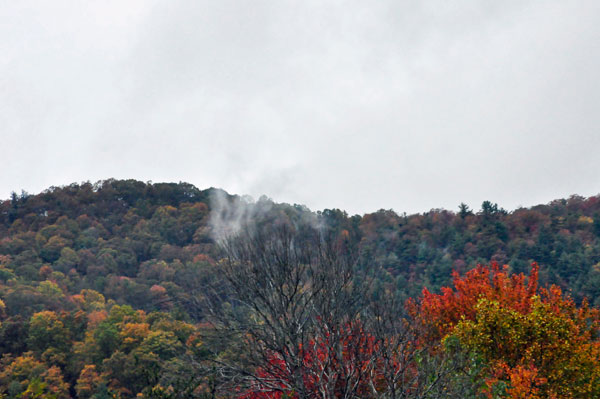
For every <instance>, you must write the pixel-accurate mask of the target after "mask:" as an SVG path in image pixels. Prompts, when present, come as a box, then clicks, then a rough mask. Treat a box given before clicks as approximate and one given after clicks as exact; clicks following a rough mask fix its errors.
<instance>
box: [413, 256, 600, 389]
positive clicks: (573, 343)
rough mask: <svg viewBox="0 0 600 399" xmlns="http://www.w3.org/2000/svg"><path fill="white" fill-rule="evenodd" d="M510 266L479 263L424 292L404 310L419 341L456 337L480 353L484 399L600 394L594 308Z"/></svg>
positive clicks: (599, 355)
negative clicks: (415, 323) (450, 283)
mask: <svg viewBox="0 0 600 399" xmlns="http://www.w3.org/2000/svg"><path fill="white" fill-rule="evenodd" d="M537 277H538V266H537V264H535V263H534V264H533V265H532V268H531V273H530V275H529V278H527V277H526V276H524V275H523V274H518V275H510V273H509V271H508V266H504V267H502V268H500V267H499V266H498V265H497V264H492V266H491V267H487V266H482V265H479V266H477V268H475V269H473V270H471V271H469V272H468V273H467V274H466V275H465V276H464V277H460V276H459V275H458V274H455V275H454V288H444V289H443V290H442V293H441V294H433V293H431V292H429V291H427V290H424V291H423V297H422V299H421V301H420V303H418V304H417V303H415V302H412V303H411V304H410V305H409V308H410V310H411V312H412V314H413V316H414V317H415V318H416V319H417V320H419V321H420V324H421V325H422V326H423V327H424V331H425V332H426V333H425V335H424V336H423V340H424V341H427V340H429V341H435V340H442V341H445V342H449V341H452V340H454V341H456V340H458V342H459V343H460V345H461V346H462V348H463V349H464V350H466V351H469V352H470V353H473V354H475V355H477V356H479V357H481V358H482V359H483V361H484V363H485V365H486V367H485V368H484V371H483V373H482V375H481V377H482V378H484V379H485V382H486V384H485V386H486V388H485V389H484V391H485V393H487V395H488V396H489V397H498V396H500V397H510V398H590V397H599V396H600V341H599V339H598V336H599V333H600V324H599V321H600V319H599V313H598V310H596V309H593V308H590V307H589V306H588V304H587V302H585V301H584V302H583V303H582V305H581V306H577V305H576V304H575V303H574V301H573V300H572V299H571V298H570V297H569V296H566V295H564V294H563V293H562V291H561V289H560V288H559V287H557V286H552V287H551V288H550V289H541V290H539V289H538V287H537Z"/></svg>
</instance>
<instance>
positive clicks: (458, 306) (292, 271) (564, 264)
mask: <svg viewBox="0 0 600 399" xmlns="http://www.w3.org/2000/svg"><path fill="white" fill-rule="evenodd" d="M249 226H252V227H251V228H250V227H249ZM485 264H487V265H491V266H489V267H487V266H482V265H485ZM532 264H533V266H532ZM478 265H479V266H478ZM499 265H500V266H499ZM501 265H506V266H501ZM538 265H539V266H538ZM527 276H528V277H527ZM332 298H333V299H332ZM588 301H589V304H591V306H588ZM598 305H600V197H590V198H583V197H579V196H572V197H570V198H568V199H560V200H555V201H552V202H550V203H548V204H545V205H538V206H534V207H531V208H521V209H516V210H513V211H510V212H509V211H506V210H504V209H502V208H501V207H499V206H498V205H497V204H495V203H493V202H490V201H485V202H484V203H483V204H482V205H481V209H479V210H471V209H469V207H468V206H466V205H464V204H457V210H456V211H451V210H444V209H433V210H431V211H429V212H426V213H423V214H416V215H406V214H397V213H395V212H394V211H392V210H380V211H377V212H375V213H371V214H365V215H363V216H360V215H354V216H349V215H348V214H346V213H345V212H343V211H341V210H338V209H326V210H323V211H319V212H312V211H310V210H309V209H307V208H306V207H304V206H302V205H289V204H278V203H274V202H273V201H271V200H270V199H268V198H264V197H263V198H261V199H260V200H258V201H256V202H254V201H251V200H249V199H247V198H245V197H239V196H235V195H230V194H228V193H226V192H224V191H222V190H218V189H207V190H200V189H197V188H196V187H194V186H192V185H190V184H186V183H178V184H175V183H157V184H152V183H144V182H139V181H134V180H106V181H101V182H98V183H94V184H92V183H82V184H72V185H69V186H64V187H51V188H50V189H48V190H46V191H44V192H42V193H40V194H36V195H30V194H27V193H25V192H22V193H21V194H16V193H14V194H13V195H12V197H11V198H10V199H8V200H5V201H2V202H0V357H1V360H0V398H41V397H44V398H46V397H47V398H61V399H62V398H69V397H81V398H112V397H121V398H133V397H136V396H137V397H140V396H141V397H157V398H194V397H197V398H221V397H222V398H225V397H238V398H281V399H283V398H285V397H288V398H292V397H297V398H317V397H321V398H334V397H335V398H337V397H340V398H341V397H347V398H355V397H356V398H358V397H365V398H367V397H373V398H388V397H389V398H400V397H406V398H417V397H419V398H434V397H474V398H475V397H513V398H538V397H539V398H563V397H565V398H567V397H574V398H575V397H577V398H579V397H581V398H584V397H594V396H596V395H600V386H599V385H600V381H599V379H600V370H599V369H600V367H598V366H597V364H598V360H599V359H600V347H599V346H598V345H597V344H598V320H599V318H598V315H597V312H596V310H595V308H594V306H598ZM291 326H295V327H294V329H292V327H291ZM550 353H552V355H550Z"/></svg>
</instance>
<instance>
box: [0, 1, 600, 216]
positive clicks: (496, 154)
mask: <svg viewBox="0 0 600 399" xmlns="http://www.w3.org/2000/svg"><path fill="white" fill-rule="evenodd" d="M83 4H84V3H80V2H79V3H78V2H70V1H57V2H53V3H52V6H50V5H49V6H44V5H43V4H42V5H40V4H36V3H35V2H26V1H24V2H17V3H14V2H7V3H6V4H4V5H3V7H2V10H3V11H2V13H0V20H1V21H0V22H2V23H0V26H1V28H0V37H1V39H0V44H2V48H3V49H5V50H4V51H3V52H2V54H0V124H1V126H3V129H2V133H0V134H1V137H2V142H3V144H4V145H3V149H4V151H3V161H4V162H3V166H4V168H3V170H4V173H3V174H2V179H0V194H1V195H2V197H4V198H7V197H8V195H9V193H10V191H12V190H15V191H19V190H20V189H21V188H23V189H25V190H28V191H32V192H36V191H39V190H42V189H44V188H46V187H47V186H50V185H59V184H67V183H70V182H72V181H82V180H88V179H89V180H92V181H93V180H97V179H103V178H107V177H117V178H121V177H131V178H137V179H141V180H153V181H180V180H182V181H188V182H190V183H193V184H195V185H197V186H198V187H201V188H205V187H208V186H218V187H222V188H224V189H226V190H228V191H231V192H235V193H240V194H250V195H252V196H254V197H259V196H260V195H261V194H266V195H268V196H271V197H273V199H275V200H276V201H286V202H292V203H304V204H306V205H308V206H309V207H311V208H313V209H322V208H325V207H330V208H331V207H339V208H343V209H346V210H348V211H349V212H367V211H374V210H376V209H379V208H394V209H395V210H396V211H399V212H403V211H407V212H417V211H425V210H428V209H430V208H432V207H445V208H451V209H454V208H456V206H457V204H458V203H460V202H461V201H465V202H467V203H469V204H471V205H472V206H473V207H478V206H479V204H480V203H481V201H483V200H485V199H490V200H493V201H497V202H498V203H499V204H500V205H502V206H504V207H506V208H514V207H516V206H518V205H532V204H536V203H540V202H542V203H543V202H547V201H549V200H551V199H554V198H557V197H563V196H568V195H570V194H573V193H579V194H582V195H592V194H596V193H598V192H599V191H600V189H599V183H600V182H599V179H598V174H597V173H596V172H595V171H597V170H598V169H599V167H600V158H599V157H597V156H596V152H597V149H598V148H600V132H599V130H598V126H599V122H600V114H599V113H598V112H597V110H598V108H599V106H600V94H599V93H600V90H599V89H600V72H599V71H600V54H599V52H600V50H599V48H598V46H599V45H600V27H599V26H598V24H597V21H598V19H599V17H600V4H599V3H598V2H596V1H578V2H562V1H533V0H532V1H507V2H495V1H482V2H458V1H457V2H454V1H452V2H449V1H425V2H422V1H381V2H359V1H345V2H341V1H334V2H326V3H324V2H316V1H315V2H310V1H309V2H306V1H303V2H293V1H290V2H283V1H281V2H280V1H253V2H249V1H216V2H209V1H183V0H173V1H168V2H167V1H164V2H159V1H154V2H146V1H130V2H123V1H107V2H102V3H98V4H92V5H90V4H86V5H83Z"/></svg>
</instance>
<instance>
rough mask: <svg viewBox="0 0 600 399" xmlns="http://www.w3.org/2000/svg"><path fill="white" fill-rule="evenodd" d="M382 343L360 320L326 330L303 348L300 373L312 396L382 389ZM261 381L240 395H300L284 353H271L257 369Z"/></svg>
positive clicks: (273, 398)
mask: <svg viewBox="0 0 600 399" xmlns="http://www.w3.org/2000/svg"><path fill="white" fill-rule="evenodd" d="M377 351H378V344H377V342H376V340H375V338H374V337H373V336H371V335H370V334H367V333H365V332H364V330H363V329H362V327H361V325H360V323H359V322H352V323H348V325H347V326H346V327H344V328H341V329H340V330H339V331H338V332H337V333H335V334H333V333H332V334H330V333H325V334H323V335H321V336H319V337H318V338H315V339H313V340H311V341H310V342H309V343H308V345H306V346H305V347H303V348H300V351H299V353H300V356H301V357H302V359H303V360H302V365H301V368H300V373H301V375H302V383H303V385H304V388H305V390H306V392H305V395H306V397H308V398H317V397H322V396H323V394H324V393H325V394H326V395H332V396H328V397H332V398H337V397H343V395H344V393H346V392H348V390H349V389H353V390H354V392H355V394H356V395H359V396H360V397H369V396H370V392H371V390H372V388H375V389H380V388H381V389H382V388H383V387H382V384H383V376H382V373H381V369H380V368H381V366H382V365H381V363H380V361H379V360H378V356H376V353H377ZM256 375H257V377H258V381H257V382H256V383H254V385H253V386H252V387H251V388H250V389H248V390H247V391H246V392H244V393H243V394H242V395H241V396H239V398H240V399H283V398H298V397H299V396H298V394H297V393H296V392H294V391H293V390H292V386H293V381H294V376H293V372H292V370H291V368H290V365H289V364H286V361H285V360H284V357H283V356H281V355H280V354H277V353H271V354H270V356H269V362H268V364H266V365H265V366H263V367H261V368H259V369H258V370H257V373H256Z"/></svg>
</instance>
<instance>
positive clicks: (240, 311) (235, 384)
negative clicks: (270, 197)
mask: <svg viewBox="0 0 600 399" xmlns="http://www.w3.org/2000/svg"><path fill="white" fill-rule="evenodd" d="M243 231H244V232H243V233H242V234H238V235H236V236H234V237H230V238H229V239H228V240H226V241H225V242H224V244H223V248H224V252H225V254H226V258H225V259H224V260H223V261H222V263H221V265H220V267H219V271H220V272H221V273H222V276H221V277H222V278H221V279H220V280H219V281H218V284H216V286H215V287H213V289H212V290H211V291H210V292H208V293H207V294H206V295H205V298H207V304H208V305H206V307H207V308H208V309H209V310H210V314H211V315H212V318H211V320H212V321H213V323H214V325H215V332H216V333H217V334H219V336H220V337H221V338H223V337H229V338H230V341H229V342H231V343H232V347H234V348H235V350H234V352H232V351H231V350H229V351H228V352H226V353H225V354H221V355H220V356H218V357H216V358H215V362H216V363H217V364H218V365H219V370H221V371H220V373H221V375H222V376H223V377H226V378H225V379H226V380H227V381H228V382H229V385H230V387H231V388H232V389H233V391H235V392H238V393H246V394H248V397H252V396H251V395H250V394H251V393H254V394H258V395H260V393H261V392H263V393H268V392H271V393H273V392H281V393H285V394H292V395H295V397H298V398H303V399H304V398H321V399H330V398H382V399H383V398H393V399H395V398H436V397H453V396H452V395H449V394H450V393H451V392H455V394H456V395H461V394H462V393H466V391H465V390H462V391H461V390H457V389H455V388H456V387H455V386H454V385H453V384H454V381H457V377H456V376H457V372H458V371H459V369H460V367H462V366H463V365H464V362H458V361H457V359H458V358H457V357H456V356H450V355H449V352H444V351H442V350H441V349H440V348H438V349H437V352H436V350H432V348H426V347H423V345H421V344H420V343H419V340H418V339H417V338H418V326H416V325H414V324H411V323H410V322H409V321H408V319H407V318H405V317H404V316H403V314H404V312H403V309H402V306H401V304H399V303H398V301H396V300H395V299H393V296H392V295H387V296H384V298H382V299H380V300H379V301H371V300H370V291H371V284H370V281H371V279H370V278H369V277H368V275H367V274H368V273H366V272H362V273H359V272H358V271H357V268H356V265H355V260H356V259H357V256H356V254H355V253H353V252H352V251H351V250H350V249H349V247H348V246H346V245H345V243H344V240H343V239H340V238H339V237H337V236H335V235H326V234H323V233H322V232H321V231H320V230H319V229H316V228H314V227H311V226H308V225H303V226H302V225H301V226H300V227H298V226H296V227H292V226H291V224H289V223H279V224H267V225H263V226H261V227H253V228H252V229H246V230H243ZM358 282H360V283H358ZM459 391H460V392H462V393H459ZM254 397H261V396H254ZM262 397H265V398H266V397H268V396H262ZM455 397H460V396H455ZM463 397H467V396H463Z"/></svg>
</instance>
